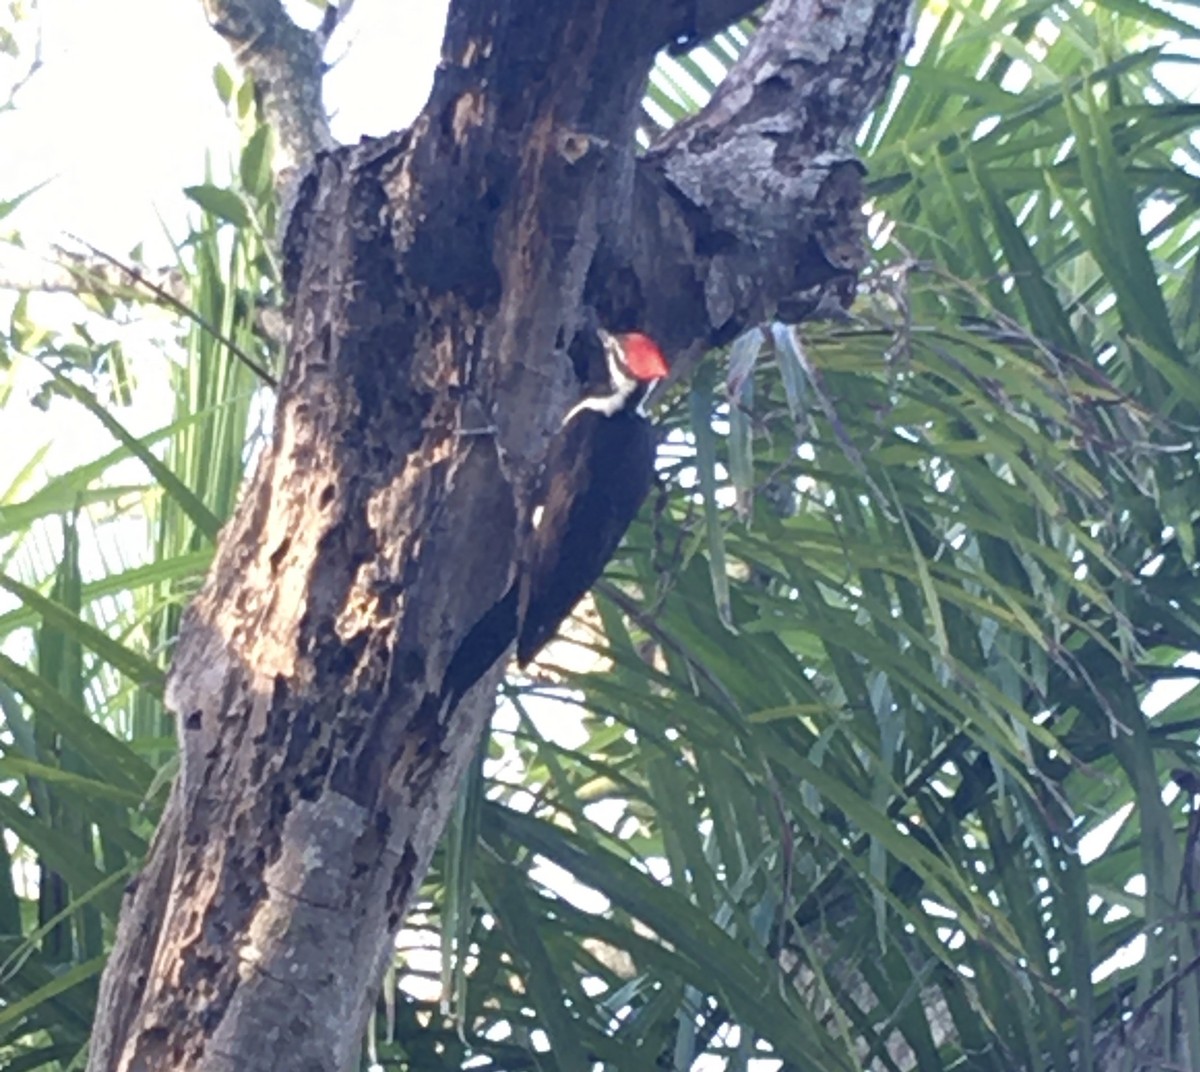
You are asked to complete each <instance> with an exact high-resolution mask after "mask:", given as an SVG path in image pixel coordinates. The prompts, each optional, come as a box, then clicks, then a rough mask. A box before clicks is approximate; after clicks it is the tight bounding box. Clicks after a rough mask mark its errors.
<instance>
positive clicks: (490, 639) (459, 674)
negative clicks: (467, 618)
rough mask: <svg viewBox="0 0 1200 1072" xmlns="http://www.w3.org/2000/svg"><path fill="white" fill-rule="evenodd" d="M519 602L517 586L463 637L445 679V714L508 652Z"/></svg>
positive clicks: (443, 690)
mask: <svg viewBox="0 0 1200 1072" xmlns="http://www.w3.org/2000/svg"><path fill="white" fill-rule="evenodd" d="M517 600H518V596H517V586H516V585H515V584H514V585H512V587H510V588H509V590H508V591H507V592H505V593H504V595H503V596H501V597H500V598H499V599H498V600H497V601H496V602H495V603H493V604H492V606H491V607H490V609H488V610H487V612H486V613H485V614H484V615H483V617H482V618H480V619H479V621H477V622H476V623H475V624H474V625H473V626H471V628H470V630H468V632H467V635H466V636H465V637H463V639H462V642H461V643H460V644H459V645H458V649H457V650H456V651H455V653H454V655H453V657H452V658H451V659H450V665H449V666H447V667H446V676H445V677H444V678H443V679H442V693H441V696H442V704H441V707H442V710H443V711H448V710H450V709H451V708H453V707H454V706H456V705H457V704H458V701H459V700H461V699H462V698H463V696H464V695H465V694H466V693H467V691H468V690H469V689H470V688H471V687H472V686H473V685H474V684H475V683H476V682H477V681H478V680H479V679H480V678H481V677H483V675H484V674H486V673H487V672H488V671H489V670H490V669H491V668H492V667H493V666H495V664H496V661H497V660H498V659H499V658H500V657H501V656H502V655H503V654H504V653H505V652H506V651H507V650H508V646H509V645H510V644H511V643H512V642H513V639H514V638H515V637H516V635H517Z"/></svg>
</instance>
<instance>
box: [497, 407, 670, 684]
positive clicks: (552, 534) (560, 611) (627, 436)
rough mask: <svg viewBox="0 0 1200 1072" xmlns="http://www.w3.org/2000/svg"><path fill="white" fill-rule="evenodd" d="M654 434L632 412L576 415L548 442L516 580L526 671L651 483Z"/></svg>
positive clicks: (520, 659) (618, 538)
mask: <svg viewBox="0 0 1200 1072" xmlns="http://www.w3.org/2000/svg"><path fill="white" fill-rule="evenodd" d="M654 453H655V434H654V428H653V426H652V425H651V424H650V422H649V421H648V420H647V419H646V418H645V417H644V416H642V415H641V413H639V412H638V411H637V410H636V408H634V407H628V408H625V409H619V410H617V411H616V412H615V413H613V414H612V416H608V415H606V414H605V413H602V412H598V411H597V410H594V409H582V410H580V411H579V412H578V413H576V414H575V415H574V416H573V417H572V419H571V420H569V421H567V423H566V424H565V425H564V426H563V428H562V431H561V432H560V433H559V434H558V435H557V436H556V437H555V439H554V441H553V443H552V445H551V448H550V455H549V457H548V458H547V460H546V474H547V477H548V481H547V484H546V494H545V500H544V502H543V505H542V515H541V520H540V522H539V524H538V526H537V528H536V529H535V530H534V533H533V540H532V545H531V547H530V552H529V556H528V561H527V563H526V566H525V569H524V570H523V571H522V575H521V578H520V580H519V582H518V583H519V585H520V589H519V590H520V598H519V600H518V607H519V612H520V616H521V632H520V635H519V636H518V638H517V662H518V664H519V665H521V666H525V665H526V664H527V663H528V662H529V661H530V660H531V659H532V658H533V657H534V656H535V655H536V654H537V653H538V652H539V651H540V650H541V649H542V647H543V646H544V645H545V644H546V643H547V641H549V640H550V638H551V637H553V636H554V634H555V633H556V632H557V631H558V627H559V625H560V624H561V623H562V621H563V619H565V618H566V617H567V615H569V614H570V613H571V611H572V610H573V609H574V607H575V604H576V603H578V602H579V601H580V600H581V599H582V598H583V597H584V595H585V594H586V593H587V591H588V589H589V588H591V587H592V585H593V584H594V583H595V581H596V578H597V577H599V576H600V574H601V573H602V572H603V571H604V567H605V565H606V564H607V563H608V560H609V559H610V558H612V556H613V552H614V551H616V549H617V545H618V544H619V543H620V542H621V537H622V536H624V535H625V530H626V529H628V528H629V526H630V524H632V522H633V519H634V518H635V517H637V513H638V510H639V509H641V505H642V502H643V500H644V499H645V498H646V496H647V495H648V494H649V492H650V488H651V487H652V486H653V483H654Z"/></svg>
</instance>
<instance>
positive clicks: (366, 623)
mask: <svg viewBox="0 0 1200 1072" xmlns="http://www.w3.org/2000/svg"><path fill="white" fill-rule="evenodd" d="M751 6H752V5H751V4H750V3H749V2H748V0H741V2H738V0H725V2H723V3H721V2H717V0H712V2H710V3H708V4H705V5H701V7H702V9H703V19H704V20H711V19H712V18H714V17H716V16H718V15H719V16H720V18H721V19H722V20H732V19H734V18H736V17H738V16H739V15H740V14H743V13H744V12H745V11H746V10H747V9H749V8H750V7H751ZM692 8H693V5H692V4H691V3H686V2H683V0H680V2H676V3H660V4H655V5H649V6H647V5H644V4H643V3H641V0H573V2H568V0H559V2H557V3H555V4H546V3H544V2H543V0H502V2H501V0H486V2H485V0H458V2H457V3H454V4H452V7H451V11H450V15H449V21H448V26H447V30H446V37H445V44H444V51H443V63H442V66H441V68H440V70H439V73H438V77H437V79H436V83H435V88H434V91H433V95H432V97H431V99H430V101H429V104H428V105H427V107H426V109H425V111H424V112H423V113H422V115H421V116H420V117H419V118H418V120H417V121H416V123H415V124H414V126H413V127H412V129H411V130H409V131H406V132H404V133H401V134H397V135H393V136H391V137H389V138H385V139H379V140H372V141H366V142H364V143H362V144H360V145H358V146H356V147H353V148H350V149H345V150H337V151H333V152H329V153H326V154H324V155H322V156H321V157H319V159H318V161H317V164H316V166H315V167H314V169H313V170H312V172H311V173H310V174H309V176H308V178H307V179H306V180H305V183H304V185H303V188H302V189H301V192H300V200H299V204H298V207H297V211H296V215H295V217H294V219H293V224H292V229H291V240H290V241H289V243H288V248H287V251H286V261H287V274H288V277H289V282H290V284H291V285H292V288H293V291H294V300H293V307H292V310H291V325H292V331H291V345H290V354H289V362H288V367H287V371H286V374H285V377H284V381H283V384H282V388H281V393H280V398H279V404H278V409H277V418H276V426H275V436H274V443H273V445H272V447H271V449H270V451H269V452H268V453H267V454H265V455H264V457H263V459H262V461H261V463H260V464H259V466H258V469H257V472H256V473H255V475H254V476H253V478H252V479H251V480H250V481H249V484H248V486H247V488H246V490H245V493H244V498H243V501H242V502H241V504H240V506H239V509H238V511H237V514H236V516H235V518H234V519H233V520H232V521H231V522H230V524H229V526H228V528H227V530H226V532H225V533H224V534H223V537H222V541H221V546H220V549H219V551H218V554H217V557H216V560H215V562H214V564H213V567H212V570H211V573H210V575H209V578H208V580H207V582H206V584H205V586H204V589H203V590H202V591H201V593H200V594H199V596H198V597H197V598H196V600H195V602H194V603H193V605H192V606H191V608H190V609H189V611H188V613H187V615H186V617H185V622H184V625H183V629H182V632H181V635H180V638H179V644H178V649H177V653H176V657H175V662H174V666H173V668H172V672H171V678H170V688H169V699H170V703H171V706H172V708H173V710H174V711H175V712H176V713H177V717H178V720H179V728H180V737H181V750H182V767H181V773H180V777H179V782H178V784H177V786H176V788H175V791H174V794H173V796H172V802H171V806H170V808H169V809H168V814H167V817H166V818H165V819H164V823H163V827H162V828H161V829H160V831H159V835H158V837H157V838H156V840H155V844H154V847H153V850H152V852H151V856H150V859H149V861H148V863H147V866H146V870H145V872H144V874H143V877H142V879H141V880H140V882H139V883H138V884H137V886H136V887H135V888H134V889H133V890H132V892H131V895H130V897H129V898H128V899H127V903H126V905H125V911H124V913H123V915H122V920H121V924H120V928H119V931H118V936H117V948H116V950H115V952H114V954H113V959H112V962H111V964H110V966H109V968H108V970H107V972H106V974H105V978H104V981H103V985H102V990H101V1001H100V1011H99V1015H98V1019H97V1023H96V1027H95V1034H94V1044H93V1049H92V1053H91V1057H90V1062H89V1066H88V1067H89V1068H90V1069H92V1070H93V1072H98V1070H101V1069H105V1070H107V1069H122V1070H124V1069H145V1070H151V1069H154V1070H157V1069H165V1068H171V1069H176V1070H193V1069H194V1070H201V1069H203V1070H214V1069H231V1070H232V1069H234V1068H236V1069H238V1070H239V1072H257V1070H260V1069H273V1068H282V1067H286V1068H288V1069H301V1070H306V1069H312V1070H314V1072H315V1070H317V1069H321V1070H329V1069H339V1068H342V1067H344V1066H345V1064H346V1062H347V1060H348V1058H349V1056H350V1054H351V1053H352V1052H353V1050H354V1047H355V1044H356V1041H357V1039H358V1038H359V1035H360V1032H361V1030H362V1027H363V1024H364V1023H365V1020H366V1016H367V1013H368V1011H369V1008H370V1005H371V1002H372V1000H373V998H374V993H375V987H376V984H377V979H378V975H379V970H380V966H381V962H382V959H383V958H384V957H385V956H386V955H387V951H388V942H387V939H388V936H389V935H390V934H391V933H392V932H393V931H394V930H395V929H396V927H397V926H398V924H399V922H400V921H401V919H402V918H403V914H404V911H405V909H406V906H407V905H408V903H409V900H410V898H411V896H412V894H413V892H414V891H415V889H416V888H417V885H418V883H419V882H420V880H421V878H422V877H423V875H424V873H425V869H426V867H427V864H428V861H429V857H430V854H431V852H432V850H433V847H434V845H435V843H436V841H437V839H438V837H439V835H440V833H441V831H442V827H443V825H444V822H445V819H446V816H447V814H448V812H449V810H450V807H451V805H452V803H453V800H454V797H455V793H456V790H457V786H458V784H459V782H460V779H461V777H462V774H463V772H464V770H465V766H466V764H467V763H468V761H469V759H470V757H471V755H472V754H473V751H474V748H475V744H476V741H477V739H478V737H479V734H480V733H481V732H482V730H483V727H484V724H485V722H486V720H487V717H488V714H489V713H490V709H491V702H490V699H491V695H492V692H493V690H494V686H495V684H496V676H497V673H498V670H496V671H493V673H492V674H491V675H489V676H488V677H487V678H485V679H484V680H483V681H481V682H480V684H479V685H478V686H477V687H476V689H474V690H473V691H472V693H470V694H469V695H468V696H467V698H466V699H465V700H464V702H463V703H462V704H460V705H459V706H458V707H457V708H456V709H455V710H451V711H449V712H446V711H442V710H440V709H439V705H438V704H436V703H432V702H431V698H435V697H437V695H438V693H439V691H440V689H441V684H442V675H443V674H444V672H445V669H446V666H447V664H448V663H449V661H450V659H451V657H452V656H453V654H454V652H455V650H456V647H457V645H458V643H459V642H460V641H461V640H462V638H463V636H464V635H465V634H466V633H467V631H468V630H469V629H470V627H471V626H472V624H474V623H475V622H476V621H478V619H479V618H480V616H481V615H482V614H483V613H484V611H485V610H486V609H487V608H488V607H489V606H490V605H491V604H492V602H493V601H494V600H495V599H496V598H497V597H498V596H499V595H500V593H502V592H503V591H504V590H505V589H506V587H507V586H508V583H509V581H510V579H511V575H512V571H513V570H514V568H515V564H516V562H517V559H518V557H519V554H520V547H521V543H522V538H523V534H524V533H526V532H527V531H528V524H529V514H530V491H531V486H532V484H533V481H534V478H535V476H536V473H537V470H538V467H539V464H540V462H541V459H542V457H543V454H544V451H545V448H546V444H547V441H548V438H549V435H550V433H551V431H552V430H553V428H554V427H555V426H556V424H557V422H558V420H559V419H560V417H561V414H562V412H563V410H564V409H565V407H566V406H567V404H568V403H569V401H570V400H571V398H572V395H573V393H574V392H575V391H576V390H577V384H576V382H575V379H574V373H573V365H572V361H571V360H569V359H568V356H567V352H568V350H570V349H571V347H572V344H573V341H574V340H576V338H577V336H578V337H579V338H580V339H582V338H583V336H584V334H585V333H584V332H582V331H581V327H582V325H583V324H585V323H586V322H587V320H588V317H589V315H590V314H589V313H587V312H586V311H585V310H587V309H594V311H595V313H596V314H597V315H598V316H599V317H600V319H601V320H602V321H603V322H605V323H606V324H607V325H608V326H610V327H612V328H616V329H621V328H626V327H630V326H633V325H635V324H636V325H638V326H640V327H642V328H644V329H646V330H649V331H650V332H651V333H652V334H654V335H656V336H657V337H658V338H659V339H660V340H661V341H662V342H663V343H664V345H665V348H666V349H667V351H668V354H670V355H673V356H675V357H676V358H677V359H682V358H685V357H686V356H688V355H693V354H697V353H699V352H701V351H702V350H703V349H705V348H707V347H709V346H711V345H713V344H714V343H717V342H720V341H722V340H725V339H728V338H730V337H732V336H733V335H734V334H736V333H737V332H738V331H739V330H741V328H742V327H744V326H745V325H748V324H751V323H754V322H756V321H757V320H759V319H762V318H764V317H766V316H770V315H772V314H774V313H775V312H776V311H777V310H779V309H789V308H792V309H795V308H801V307H805V306H809V305H811V304H812V303H813V302H814V301H815V300H816V297H815V296H816V295H819V294H820V293H821V292H822V291H823V290H825V289H827V288H832V290H833V291H835V292H838V293H845V292H846V290H847V288H848V287H849V286H851V285H852V283H853V279H854V270H855V268H856V266H857V265H858V263H859V261H860V259H861V256H862V254H861V248H860V237H859V236H860V213H859V209H860V205H859V202H860V192H859V185H858V183H859V174H860V169H859V166H858V165H857V163H855V162H854V159H853V154H852V152H851V150H850V148H849V146H850V141H851V139H852V137H853V133H854V131H855V129H856V128H857V126H858V124H859V123H860V122H861V119H862V116H863V115H864V113H865V112H866V110H867V109H868V108H869V107H870V106H871V105H872V104H873V103H874V102H875V100H876V99H877V98H878V96H879V94H880V92H881V91H882V89H883V87H884V85H885V84H886V81H887V79H888V77H889V76H890V73H891V70H892V68H893V66H894V64H895V61H896V59H897V57H898V55H899V53H900V51H901V48H902V44H903V39H904V36H905V19H906V15H907V0H856V2H852V3H847V4H846V5H844V6H842V7H840V8H836V9H834V8H829V7H822V6H820V5H818V4H815V3H810V2H808V0H776V2H775V3H774V4H773V5H772V7H771V9H770V10H769V11H768V13H767V16H766V23H765V28H764V31H763V35H762V36H761V37H760V39H759V40H758V41H757V42H756V43H755V45H754V47H753V48H752V49H751V50H750V52H749V54H748V55H747V56H746V58H745V60H744V61H743V62H742V63H741V64H740V65H739V67H738V69H737V70H736V71H735V72H734V74H733V75H732V76H731V79H730V82H729V85H728V86H727V87H726V88H725V89H723V90H722V92H721V93H720V94H719V95H718V97H717V98H716V99H715V100H714V101H713V103H712V104H711V105H710V106H709V108H708V109H706V110H705V112H704V113H703V114H702V115H700V116H699V117H697V118H696V119H695V120H694V121H693V122H692V123H689V124H688V125H687V126H686V127H685V128H683V129H680V130H679V131H677V132H675V133H674V134H672V136H671V137H670V138H669V139H668V140H667V141H666V143H664V145H662V146H661V147H658V148H657V149H656V150H655V151H654V152H652V153H650V154H648V155H647V156H646V157H645V158H643V159H641V160H638V159H637V158H636V157H635V155H634V153H633V148H632V147H633V131H634V127H635V124H636V121H637V116H638V104H639V100H640V96H641V93H642V88H643V85H644V82H645V78H646V75H647V73H648V71H649V69H650V66H651V64H652V62H653V59H654V55H655V53H656V51H657V49H658V48H660V47H661V46H663V45H666V44H669V43H671V42H673V41H676V40H678V39H680V38H683V37H687V36H688V35H689V34H691V33H692V32H693V26H694V24H695V22H696V17H695V16H696V12H695V11H693V10H692ZM704 24H705V26H707V25H708V22H707V21H705V22H704ZM581 345H582V343H579V344H578V345H577V346H576V349H577V350H578V349H579V346H581ZM485 428H490V429H492V431H490V432H487V433H486V434H479V433H480V432H481V430H483V429H485Z"/></svg>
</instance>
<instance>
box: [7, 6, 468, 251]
mask: <svg viewBox="0 0 1200 1072" xmlns="http://www.w3.org/2000/svg"><path fill="white" fill-rule="evenodd" d="M293 6H294V7H295V10H296V14H297V17H300V16H301V15H305V16H308V17H309V18H310V19H311V17H312V12H313V11H314V9H312V8H311V6H310V5H307V4H301V3H297V4H294V5H293ZM445 7H446V5H445V0H419V2H411V0H410V2H408V3H398V2H396V0H357V3H356V4H355V5H354V7H353V9H352V10H351V13H350V16H349V18H348V19H347V20H346V22H345V23H344V25H343V26H342V27H340V28H339V31H338V33H337V35H336V36H335V38H334V40H333V41H332V42H331V44H330V49H329V53H328V55H327V59H328V60H329V61H330V62H333V63H334V68H333V70H332V71H331V72H330V74H329V76H328V77H327V79H326V101H327V104H328V106H329V109H330V111H331V113H332V115H333V124H334V134H335V136H336V137H337V138H338V139H339V140H340V141H354V140H357V139H358V138H359V137H360V136H361V135H362V134H383V133H387V132H388V131H391V130H395V129H398V128H400V127H402V126H404V125H406V124H407V123H408V122H410V121H411V120H412V118H413V117H414V116H415V115H416V113H417V111H418V110H419V109H420V107H421V105H422V104H423V103H424V102H425V98H426V96H427V95H428V92H429V87H430V84H431V81H432V77H433V70H434V66H435V64H436V62H437V57H438V49H439V45H440V42H441V34H442V28H443V25H444V22H445ZM33 21H34V24H35V25H36V24H40V26H41V28H42V47H43V58H44V66H43V67H42V69H41V70H40V71H38V72H37V74H35V75H34V77H33V78H32V79H31V80H30V82H29V83H28V85H27V86H26V87H25V88H24V89H23V90H22V91H21V93H20V95H19V96H18V98H17V109H16V111H15V112H10V113H8V114H5V115H0V200H4V199H7V198H10V197H12V196H14V195H15V194H17V193H19V192H21V191H23V190H26V189H29V188H30V187H32V186H35V185H37V184H38V183H40V182H43V181H45V180H47V179H49V180H50V182H49V185H47V186H46V187H45V188H44V189H43V190H41V191H39V192H38V193H37V194H36V195H35V196H34V197H32V198H31V199H30V200H29V201H27V202H26V203H25V204H24V205H22V206H21V209H20V210H19V212H18V213H17V214H16V215H15V216H12V217H9V218H8V219H6V220H5V221H4V226H5V227H8V226H10V225H15V226H17V227H18V228H19V229H20V230H21V231H22V233H23V234H24V235H25V236H26V238H27V240H29V241H31V242H33V243H35V244H42V243H43V242H46V241H51V240H54V239H56V238H58V237H60V236H61V235H62V234H63V233H64V232H66V233H74V234H78V235H80V236H82V237H84V238H86V239H88V240H89V241H90V242H92V243H93V244H94V245H97V246H100V247H101V248H104V249H110V250H114V251H118V252H125V251H127V250H128V249H129V248H131V247H132V246H133V245H135V244H136V243H137V242H139V241H143V240H145V239H147V238H153V237H155V236H157V235H159V234H161V233H162V226H161V224H160V222H159V218H160V216H161V217H162V218H163V219H164V220H165V221H166V222H167V225H168V226H169V227H171V228H173V229H175V230H181V229H182V220H183V219H184V216H183V213H184V212H185V211H186V210H187V202H186V201H185V199H184V197H183V195H182V193H181V190H182V188H183V187H185V186H189V185H192V184H195V183H197V182H200V181H202V180H203V177H204V171H205V153H206V151H207V152H211V154H212V159H213V162H214V169H215V170H216V173H217V175H218V176H219V175H220V172H221V169H223V168H224V167H225V166H226V161H227V160H228V159H229V156H230V154H231V152H232V149H233V146H234V143H235V140H236V131H235V129H234V126H233V124H232V123H231V122H230V120H229V119H227V118H226V116H225V114H224V108H223V105H222V104H221V102H220V101H219V99H218V98H217V94H216V91H215V89H214V88H213V79H212V72H213V68H214V66H215V65H216V64H217V63H221V62H224V63H226V64H230V60H229V49H228V48H227V47H226V45H225V42H224V41H223V40H222V39H221V38H220V37H218V36H217V34H216V33H214V32H213V31H212V30H211V29H210V28H209V26H208V25H207V23H206V20H205V16H204V12H203V7H202V5H201V2H200V0H119V2H118V3H97V2H96V0H40V2H39V4H38V7H37V9H36V11H35V12H34V15H33ZM4 73H5V69H4V68H3V67H2V66H0V90H2V89H4V87H5V85H6V83H5V81H4V80H3V75H4ZM0 263H2V262H0Z"/></svg>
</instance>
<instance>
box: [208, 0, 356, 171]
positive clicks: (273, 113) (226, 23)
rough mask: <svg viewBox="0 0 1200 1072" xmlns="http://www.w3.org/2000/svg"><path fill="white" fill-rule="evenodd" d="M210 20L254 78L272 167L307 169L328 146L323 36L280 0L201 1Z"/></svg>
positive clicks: (330, 136) (330, 146) (330, 141)
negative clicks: (273, 145)
mask: <svg viewBox="0 0 1200 1072" xmlns="http://www.w3.org/2000/svg"><path fill="white" fill-rule="evenodd" d="M202 2H203V4H204V11H205V13H206V14H207V15H208V21H209V23H210V24H211V26H212V28H213V29H214V30H216V31H217V33H219V34H220V35H221V36H222V37H223V38H225V40H226V41H227V42H229V45H230V47H231V48H232V49H233V56H234V59H235V60H236V61H237V63H238V65H239V66H240V67H241V68H242V69H243V70H244V71H246V73H247V74H249V75H250V76H251V77H252V78H253V79H254V85H255V89H256V91H257V92H258V94H259V101H260V103H261V105H262V109H263V115H264V117H265V118H266V120H267V122H268V123H270V124H271V127H272V128H273V129H274V131H275V135H276V137H277V138H278V145H279V152H278V154H277V158H276V161H275V164H276V170H277V171H282V170H283V169H285V168H290V167H307V166H308V165H309V163H310V162H311V161H312V160H313V158H314V157H315V156H316V154H317V153H318V152H320V151H321V150H324V149H329V148H332V147H333V145H334V140H333V135H332V134H331V133H330V130H329V118H328V116H327V115H326V113H325V103H324V99H323V96H322V79H323V78H324V75H325V62H324V58H323V52H324V38H323V37H322V35H321V33H320V32H319V31H318V32H317V33H310V32H309V31H307V30H303V29H301V28H300V27H299V26H297V25H296V24H295V23H294V22H292V20H291V19H290V18H288V15H287V13H286V12H285V11H284V9H283V4H282V3H281V0H202Z"/></svg>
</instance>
